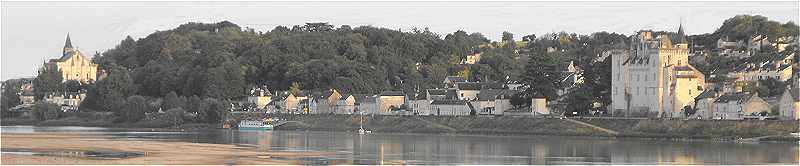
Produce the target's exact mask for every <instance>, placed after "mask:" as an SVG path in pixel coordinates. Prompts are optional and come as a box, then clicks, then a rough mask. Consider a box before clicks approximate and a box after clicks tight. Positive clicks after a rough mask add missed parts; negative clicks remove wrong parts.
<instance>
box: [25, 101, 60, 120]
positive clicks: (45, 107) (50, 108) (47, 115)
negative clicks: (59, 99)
mask: <svg viewBox="0 0 800 166" xmlns="http://www.w3.org/2000/svg"><path fill="white" fill-rule="evenodd" d="M31 111H32V112H31V117H32V118H33V120H36V121H45V120H51V119H57V118H58V117H59V115H60V112H61V108H60V107H59V106H58V105H56V104H53V103H49V102H44V101H38V102H36V103H34V104H33V108H32V110H31Z"/></svg>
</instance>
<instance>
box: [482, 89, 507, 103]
mask: <svg viewBox="0 0 800 166" xmlns="http://www.w3.org/2000/svg"><path fill="white" fill-rule="evenodd" d="M510 92H511V91H508V90H503V89H484V90H481V92H480V93H478V101H491V100H494V99H499V98H506V99H510V98H511V93H510Z"/></svg>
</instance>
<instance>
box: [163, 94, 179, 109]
mask: <svg viewBox="0 0 800 166" xmlns="http://www.w3.org/2000/svg"><path fill="white" fill-rule="evenodd" d="M184 104H185V102H184V101H181V98H180V97H178V94H176V93H175V92H169V93H167V95H166V96H164V100H163V101H162V103H161V109H163V110H170V109H173V108H183V107H184Z"/></svg>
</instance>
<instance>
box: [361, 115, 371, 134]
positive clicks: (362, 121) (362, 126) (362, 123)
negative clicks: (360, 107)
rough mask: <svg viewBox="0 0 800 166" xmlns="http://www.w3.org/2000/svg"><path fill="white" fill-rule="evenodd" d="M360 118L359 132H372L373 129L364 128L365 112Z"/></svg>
mask: <svg viewBox="0 0 800 166" xmlns="http://www.w3.org/2000/svg"><path fill="white" fill-rule="evenodd" d="M359 120H360V121H359V124H358V134H360V135H366V134H369V133H372V131H369V130H365V129H364V114H363V113H361V114H360V116H359Z"/></svg>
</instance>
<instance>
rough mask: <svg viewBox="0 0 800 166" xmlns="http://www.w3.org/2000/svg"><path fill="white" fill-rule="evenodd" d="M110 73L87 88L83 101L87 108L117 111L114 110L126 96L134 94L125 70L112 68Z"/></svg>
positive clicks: (133, 87)
mask: <svg viewBox="0 0 800 166" xmlns="http://www.w3.org/2000/svg"><path fill="white" fill-rule="evenodd" d="M110 72H111V73H110V75H109V76H108V77H106V78H105V79H102V80H99V81H97V82H96V83H95V85H94V86H93V87H90V88H89V90H88V93H87V96H86V101H84V102H85V104H87V106H86V107H87V108H89V109H94V110H101V111H117V110H115V109H118V108H120V107H121V105H122V103H124V101H125V100H126V98H127V97H128V96H131V95H133V94H134V93H136V85H135V84H134V83H133V79H132V78H131V76H130V74H129V72H128V70H127V69H124V68H122V67H114V68H113V69H112V70H111V71H110ZM81 105H83V104H81Z"/></svg>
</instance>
